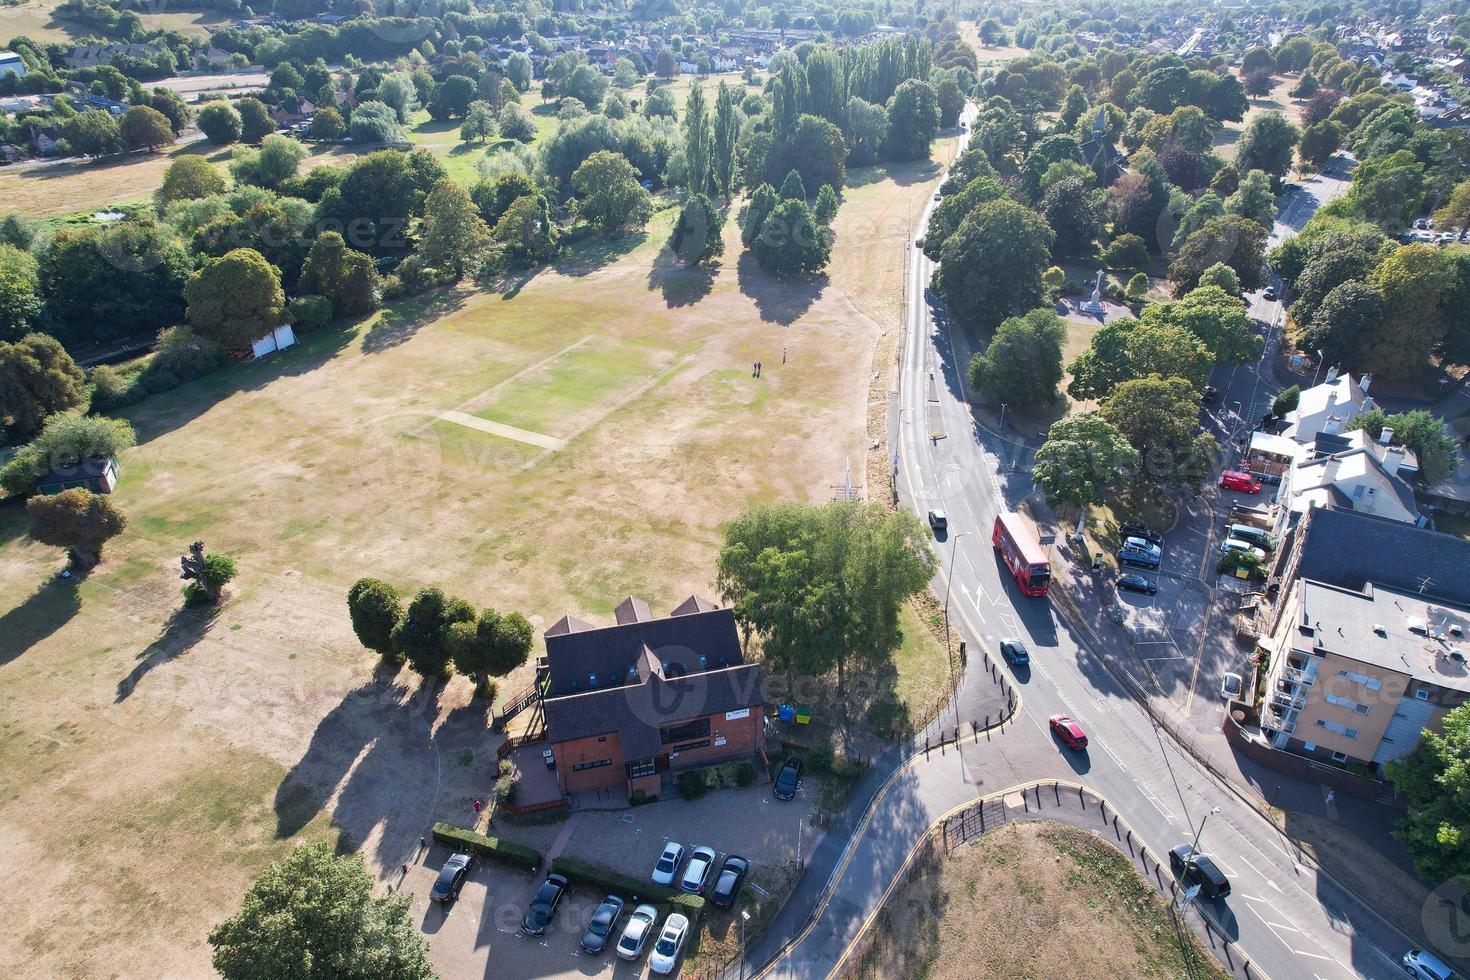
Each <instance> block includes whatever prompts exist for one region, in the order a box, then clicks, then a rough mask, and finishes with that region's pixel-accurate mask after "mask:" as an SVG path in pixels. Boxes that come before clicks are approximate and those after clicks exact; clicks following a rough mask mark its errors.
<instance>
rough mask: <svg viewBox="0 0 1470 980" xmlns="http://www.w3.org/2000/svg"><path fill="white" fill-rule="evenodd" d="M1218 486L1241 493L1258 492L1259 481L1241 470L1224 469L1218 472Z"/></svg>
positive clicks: (1259, 488) (1259, 490) (1259, 489)
mask: <svg viewBox="0 0 1470 980" xmlns="http://www.w3.org/2000/svg"><path fill="white" fill-rule="evenodd" d="M1220 486H1222V487H1224V488H1225V489H1226V490H1239V491H1240V492H1241V493H1260V492H1261V481H1260V480H1257V479H1256V478H1255V477H1253V476H1251V475H1250V474H1249V473H1246V472H1244V471H1242V470H1226V471H1225V472H1224V473H1221V474H1220Z"/></svg>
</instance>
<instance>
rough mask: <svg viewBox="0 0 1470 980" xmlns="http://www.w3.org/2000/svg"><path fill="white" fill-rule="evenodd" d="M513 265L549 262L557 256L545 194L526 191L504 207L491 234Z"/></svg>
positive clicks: (555, 230)
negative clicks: (526, 192) (503, 211)
mask: <svg viewBox="0 0 1470 980" xmlns="http://www.w3.org/2000/svg"><path fill="white" fill-rule="evenodd" d="M490 237H491V240H492V241H493V242H494V243H495V244H496V246H497V247H498V248H500V249H501V252H502V255H503V256H504V258H505V261H506V262H507V263H509V264H510V265H512V266H526V265H535V264H537V263H539V262H549V261H551V259H552V258H554V257H555V256H556V249H557V227H556V222H554V221H552V220H551V207H550V205H549V204H548V203H547V200H546V198H545V196H544V195H541V194H527V195H524V196H522V197H518V198H516V199H515V200H514V201H512V202H511V203H510V205H509V206H507V207H506V209H505V213H504V214H502V215H501V216H500V218H499V220H497V221H496V222H495V227H494V229H493V230H492V231H491V233H490Z"/></svg>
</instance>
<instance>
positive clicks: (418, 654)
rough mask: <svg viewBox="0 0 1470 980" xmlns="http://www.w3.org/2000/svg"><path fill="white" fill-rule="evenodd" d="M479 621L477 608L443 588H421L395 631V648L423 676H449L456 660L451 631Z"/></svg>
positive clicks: (414, 670)
mask: <svg viewBox="0 0 1470 980" xmlns="http://www.w3.org/2000/svg"><path fill="white" fill-rule="evenodd" d="M474 621H475V608H474V607H473V606H471V605H470V604H469V603H468V602H465V601H464V600H463V599H458V598H455V597H452V596H447V595H445V594H444V592H443V591H442V590H440V589H436V588H427V589H420V590H419V592H418V593H417V594H416V595H415V596H414V597H413V601H412V602H410V603H409V604H408V609H407V610H405V611H404V614H403V618H402V619H400V620H399V621H398V625H397V626H395V627H394V628H393V633H392V641H393V649H394V650H395V651H396V652H397V653H398V654H399V656H401V657H402V658H403V659H405V660H407V661H408V666H409V667H410V668H411V669H412V670H413V672H414V673H416V674H418V675H419V676H421V677H425V678H431V677H447V676H448V675H449V670H450V666H451V663H452V658H451V656H450V652H449V629H450V627H452V626H453V625H454V624H455V623H472V622H474Z"/></svg>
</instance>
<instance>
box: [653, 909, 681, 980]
mask: <svg viewBox="0 0 1470 980" xmlns="http://www.w3.org/2000/svg"><path fill="white" fill-rule="evenodd" d="M688 938H689V920H688V919H686V918H685V917H684V916H682V915H680V914H679V913H678V912H674V913H671V914H670V915H669V917H668V918H667V919H665V920H664V928H663V931H662V932H660V933H659V934H658V942H656V943H654V944H653V952H652V953H649V954H648V968H649V969H650V970H652V971H653V972H654V973H657V974H658V975H659V976H668V975H669V974H670V973H673V972H674V967H675V966H677V965H678V964H679V954H680V953H682V952H683V951H684V942H685V941H686V940H687V939H688Z"/></svg>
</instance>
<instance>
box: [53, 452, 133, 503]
mask: <svg viewBox="0 0 1470 980" xmlns="http://www.w3.org/2000/svg"><path fill="white" fill-rule="evenodd" d="M115 486H117V458H116V457H114V456H109V457H108V458H106V459H87V460H83V461H82V462H80V463H77V464H76V465H74V466H58V467H57V468H56V469H54V470H52V471H51V472H49V473H47V474H46V475H44V476H42V477H41V478H40V479H39V480H37V481H36V492H37V493H45V494H53V493H60V492H61V491H63V490H71V489H72V488H74V487H81V488H82V489H83V490H90V491H92V492H93V493H112V488H113V487H115Z"/></svg>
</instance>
